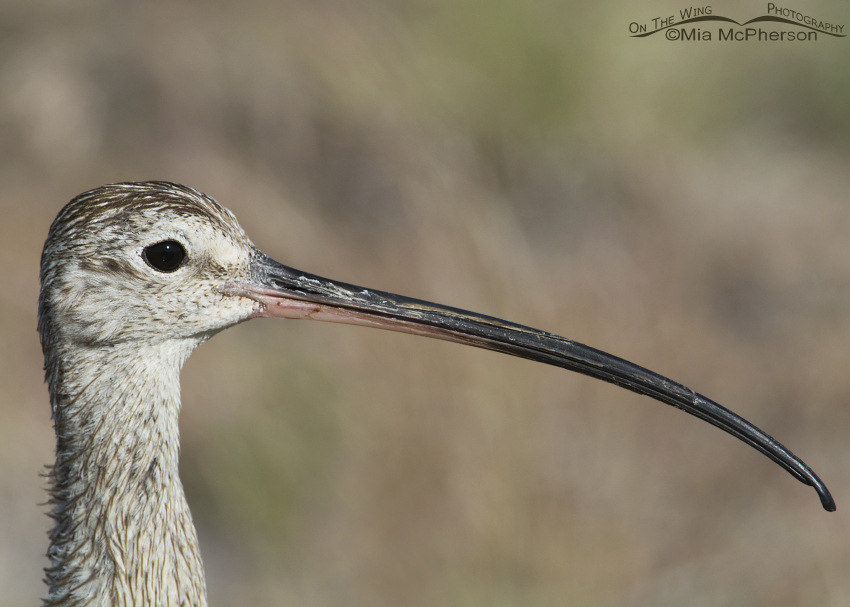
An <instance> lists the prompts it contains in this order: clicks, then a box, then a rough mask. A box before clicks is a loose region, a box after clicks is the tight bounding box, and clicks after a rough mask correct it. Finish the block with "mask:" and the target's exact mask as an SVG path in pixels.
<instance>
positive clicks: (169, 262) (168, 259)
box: [142, 240, 186, 272]
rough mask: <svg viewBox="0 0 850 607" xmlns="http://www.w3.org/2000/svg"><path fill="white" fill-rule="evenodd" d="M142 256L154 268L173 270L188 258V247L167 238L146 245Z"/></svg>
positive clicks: (161, 270) (163, 270)
mask: <svg viewBox="0 0 850 607" xmlns="http://www.w3.org/2000/svg"><path fill="white" fill-rule="evenodd" d="M142 257H143V258H144V260H145V261H146V262H148V264H149V265H150V266H151V267H152V268H153V269H154V270H159V271H160V272H173V271H174V270H176V269H177V268H179V267H180V264H182V263H183V260H184V259H185V258H186V249H184V248H183V245H181V244H180V243H179V242H176V241H174V240H165V241H163V242H158V243H156V244H152V245H151V246H149V247H145V250H144V251H142Z"/></svg>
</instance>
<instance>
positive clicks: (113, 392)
mask: <svg viewBox="0 0 850 607" xmlns="http://www.w3.org/2000/svg"><path fill="white" fill-rule="evenodd" d="M40 277H41V290H40V294H39V308H38V331H39V336H40V340H41V344H42V350H43V353H44V361H45V377H46V381H47V384H48V389H49V394H50V405H51V412H52V420H53V424H54V429H55V433H56V453H55V462H54V463H53V465H52V466H50V467H49V470H48V483H49V500H48V504H49V508H50V512H49V515H50V516H51V517H52V519H53V522H52V527H51V529H50V531H49V547H48V551H47V556H48V559H49V561H50V564H49V565H48V566H47V567H46V568H45V573H46V577H45V582H46V584H47V586H48V590H47V596H46V598H45V599H44V605H46V606H47V605H53V606H58V605H61V606H63V607H76V606H82V605H87V606H88V605H91V606H101V605H110V606H141V605H145V606H150V605H156V606H166V605H168V606H170V605H192V606H203V605H206V585H205V579H204V569H203V565H202V560H201V554H200V550H199V548H198V540H197V535H196V532H195V527H194V525H193V522H192V515H191V512H190V509H189V505H188V504H187V501H186V497H185V495H184V491H183V487H182V484H181V481H180V476H179V473H178V456H179V445H180V440H179V431H178V414H179V412H180V381H179V374H180V369H181V367H182V365H183V363H184V362H185V361H186V360H187V358H188V357H189V355H190V354H191V353H192V351H193V350H194V349H195V348H196V347H197V346H198V345H199V344H201V343H203V342H205V341H206V340H208V339H210V338H211V337H212V336H213V335H215V334H216V333H218V332H219V331H222V330H223V329H226V328H228V327H231V326H233V325H236V324H238V323H241V322H243V321H247V320H249V319H252V318H263V317H265V318H284V319H311V320H320V321H329V322H337V323H347V324H354V325H362V326H366V327H374V328H380V329H390V330H393V331H401V332H404V333H410V334H413V335H420V336H426V337H432V338H437V339H442V340H448V341H451V342H457V343H461V344H466V345H470V346H476V347H479V348H484V349H488V350H494V351H497V352H502V353H506V354H510V355H513V356H517V357H520V358H525V359H529V360H532V361H537V362H541V363H546V364H550V365H555V366H558V367H562V368H564V369H567V370H571V371H575V372H578V373H582V374H584V375H588V376H591V377H594V378H597V379H600V380H603V381H606V382H610V383H612V384H615V385H618V386H621V387H623V388H626V389H628V390H631V391H634V392H637V393H639V394H643V395H646V396H649V397H651V398H653V399H655V400H658V401H661V402H663V403H666V404H668V405H672V406H673V407H676V408H678V409H681V410H684V411H685V412H687V413H690V414H691V415H694V416H696V417H698V418H700V419H702V420H704V421H707V422H708V423H710V424H713V425H714V426H717V427H718V428H720V429H721V430H724V431H726V432H728V433H729V434H731V435H733V436H735V437H737V438H738V439H740V440H742V441H744V442H745V443H747V444H748V445H750V446H751V447H754V448H755V449H757V450H758V451H760V452H762V453H763V454H764V455H766V456H767V457H769V458H770V459H772V460H773V461H774V462H776V463H777V464H779V465H780V466H782V467H783V468H784V469H785V470H787V471H788V472H789V473H790V474H792V475H793V476H794V477H795V478H797V479H798V480H800V481H801V482H803V483H805V484H806V485H810V486H812V487H814V489H815V490H816V491H817V493H818V495H819V497H820V500H821V504H822V506H823V507H824V508H825V509H826V510H827V511H833V510H835V502H834V501H833V499H832V496H831V495H830V493H829V490H828V489H827V488H826V486H825V485H824V484H823V482H822V481H821V480H820V479H819V478H818V476H817V475H816V474H815V473H814V472H813V471H812V470H811V469H810V468H809V467H808V466H807V465H806V464H805V463H803V462H802V461H801V460H800V459H799V458H797V457H796V456H795V455H794V454H793V453H791V452H790V451H789V450H788V449H786V448H785V447H784V446H783V445H782V444H780V443H779V442H778V441H776V440H774V439H773V438H771V437H770V436H769V435H767V434H765V433H764V432H763V431H761V430H760V429H759V428H757V427H756V426H754V425H752V424H751V423H749V422H748V421H746V420H744V419H743V418H741V417H739V416H738V415H736V414H735V413H733V412H732V411H730V410H728V409H726V408H724V407H722V406H721V405H719V404H717V403H715V402H714V401H712V400H710V399H708V398H706V397H704V396H702V395H701V394H698V393H696V392H694V391H693V390H690V389H689V388H686V387H685V386H683V385H681V384H679V383H677V382H674V381H672V380H670V379H668V378H666V377H664V376H662V375H659V374H657V373H654V372H652V371H649V370H647V369H645V368H643V367H640V366H638V365H636V364H634V363H631V362H628V361H626V360H623V359H621V358H618V357H616V356H612V355H610V354H607V353H605V352H602V351H600V350H597V349H594V348H591V347H589V346H585V345H583V344H580V343H578V342H575V341H572V340H569V339H566V338H563V337H559V336H558V335H555V334H552V333H547V332H544V331H540V330H537V329H533V328H530V327H526V326H523V325H519V324H515V323H511V322H508V321H505V320H500V319H498V318H493V317H490V316H485V315H482V314H478V313H474V312H469V311H465V310H460V309H457V308H451V307H447V306H443V305H439V304H435V303H430V302H426V301H421V300H417V299H411V298H407V297H403V296H399V295H394V294H392V293H386V292H382V291H377V290H372V289H367V288H363V287H358V286H354V285H351V284H347V283H343V282H338V281H335V280H329V279H326V278H322V277H320V276H316V275H313V274H309V273H306V272H302V271H299V270H295V269H293V268H291V267H288V266H285V265H283V264H280V263H278V262H276V261H274V260H273V259H271V258H270V257H268V256H267V255H265V254H264V253H262V252H261V251H260V250H259V249H258V248H257V247H256V246H255V245H254V244H253V243H252V242H251V240H250V239H249V238H248V236H247V235H246V233H245V232H244V230H243V229H242V228H241V227H240V226H239V223H238V222H237V220H236V217H235V216H234V215H233V213H231V212H230V211H228V210H227V209H225V208H224V207H223V206H221V205H220V204H219V203H218V202H216V201H215V200H214V199H213V198H210V197H209V196H206V195H204V194H202V193H201V192H199V191H197V190H194V189H192V188H190V187H187V186H184V185H179V184H175V183H169V182H163V181H148V182H127V183H116V184H110V185H104V186H101V187H98V188H95V189H93V190H90V191H88V192H85V193H83V194H80V195H79V196H77V197H75V198H74V199H73V200H71V201H70V202H69V203H68V204H67V205H66V206H65V207H64V208H63V209H62V210H61V211H60V212H59V214H58V215H57V217H56V219H55V220H54V221H53V223H52V225H51V227H50V230H49V232H48V236H47V239H46V241H45V245H44V250H43V253H42V258H41V272H40Z"/></svg>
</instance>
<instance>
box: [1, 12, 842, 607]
mask: <svg viewBox="0 0 850 607" xmlns="http://www.w3.org/2000/svg"><path fill="white" fill-rule="evenodd" d="M668 6H669V7H674V8H675V6H674V5H673V4H671V3H667V4H666V5H665V7H668ZM837 6H838V5H835V4H832V5H830V4H828V3H819V4H817V7H818V9H819V10H821V11H824V12H825V13H828V12H829V11H832V13H833V14H834V13H836V12H837V13H838V17H835V18H836V19H838V18H839V17H840V16H841V15H842V13H841V11H838V9H837V8H836V7H837ZM659 10H660V9H659ZM752 10H757V9H756V8H753V9H752ZM812 10H815V9H812ZM635 11H636V9H635V8H634V7H633V6H632V5H631V4H630V3H617V2H607V3H594V4H586V5H579V6H576V5H569V6H561V5H558V4H557V3H545V2H535V3H520V2H507V1H504V2H492V3H484V2H477V1H473V0H469V1H464V2H461V3H447V2H432V3H422V2H417V3H409V4H403V3H391V2H370V1H367V0H363V1H358V2H332V1H326V2H325V1H323V2H318V3H317V2H313V3H298V2H287V3H267V2H259V1H258V2H251V3H248V4H235V3H233V4H230V3H223V2H222V3H214V4H202V3H191V2H178V3H164V2H163V3H147V4H141V3H140V4H131V3H105V2H91V3H87V4H84V5H72V4H64V5H63V4H55V5H47V4H30V3H8V4H6V5H4V6H3V7H0V28H2V32H3V35H2V40H1V41H0V158H2V162H0V175H2V183H3V190H2V194H0V209H2V221H0V235H2V238H0V251H2V253H1V254H0V259H2V260H3V262H4V263H3V264H2V265H0V268H2V269H0V272H2V274H0V276H2V279H3V280H2V283H3V285H4V287H3V289H2V297H0V325H1V326H2V336H3V343H4V345H5V347H4V348H3V349H2V354H0V356H2V359H1V360H0V363H2V366H3V370H4V371H3V373H2V375H0V382H2V383H0V462H2V467H0V469H2V470H3V472H2V474H0V587H2V588H3V593H2V597H1V598H0V605H3V604H8V605H20V604H32V603H34V602H35V601H36V599H37V597H38V596H39V594H40V592H41V586H40V581H39V580H40V568H41V567H42V566H43V565H44V559H43V557H41V555H42V554H43V552H44V549H45V547H46V539H45V537H44V530H45V528H46V526H47V519H46V517H45V516H44V515H43V513H42V511H41V510H40V509H39V508H38V507H37V506H36V503H37V502H38V501H40V500H41V499H43V498H42V492H41V486H42V481H41V480H40V479H39V478H38V476H37V474H38V471H39V470H40V468H41V466H42V465H43V464H45V463H48V462H49V461H50V459H51V449H52V432H51V428H50V424H49V417H48V407H47V395H46V390H45V388H44V386H43V383H42V379H41V360H40V351H39V348H38V344H37V337H36V334H35V300H36V297H37V290H38V284H37V272H38V256H39V253H40V247H41V243H42V241H43V238H44V235H45V234H46V231H47V227H48V225H49V223H50V221H51V219H52V217H53V215H54V214H55V213H56V211H58V209H59V208H60V207H61V205H62V204H64V202H65V201H67V200H68V199H69V198H70V197H72V196H73V195H75V194H76V193H78V192H80V191H82V190H84V189H86V188H89V187H93V186H96V185H99V184H100V183H105V182H110V181H118V180H125V179H149V178H158V179H171V180H175V181H180V182H183V183H187V184H190V185H192V186H194V187H197V188H199V189H202V190H203V191H205V192H207V193H208V194H210V195H212V196H215V197H216V198H218V199H219V200H220V201H221V202H222V203H224V204H225V205H226V206H228V207H229V208H231V209H232V210H233V211H234V212H235V213H236V214H237V216H238V217H239V218H240V221H241V222H242V224H243V225H244V227H245V228H246V229H247V231H248V232H249V234H251V235H252V238H253V239H254V241H255V242H256V243H257V244H258V245H259V246H260V247H261V248H263V249H264V250H265V251H266V252H267V253H269V254H270V255H272V256H273V257H275V258H277V259H279V260H280V261H283V262H285V263H288V264H291V265H293V266H295V267H298V268H301V269H305V270H309V271H313V272H316V273H319V274H323V275H327V276H331V277H335V278H339V279H342V280H346V281H350V282H354V283H357V284H364V285H368V286H370V287H375V288H380V289H385V290H390V291H394V292H400V293H404V294H406V295H411V296H415V297H421V298H425V299H430V300H435V301H440V302H442V303H446V304H450V305H454V306H458V307H464V308H469V309H474V310H477V311H481V312H485V313H488V314H492V315H496V316H502V317H506V318H510V319H512V320H515V321H518V322H522V323H525V324H530V325H532V326H537V327H540V328H544V329H547V330H551V331H554V332H557V333H560V334H563V335H566V336H568V337H571V338H574V339H577V340H579V341H583V342H585V343H588V344H591V345H594V346H596V347H600V348H602V349H605V350H607V351H610V352H612V353H615V354H618V355H621V356H624V357H626V358H629V359H631V360H634V361H636V362H638V363H639V364H643V365H645V366H648V367H650V368H652V369H654V370H657V371H659V372H661V373H664V374H666V375H669V376H671V377H673V378H675V379H678V380H680V381H682V382H684V383H686V384H687V385H689V386H691V387H692V388H694V389H696V390H698V391H700V392H703V393H705V394H707V395H709V396H711V397H712V398H715V399H717V400H718V401H719V402H721V403H723V404H725V405H727V406H729V407H731V408H733V409H734V410H736V411H738V412H739V413H741V414H742V415H744V416H745V417H747V418H749V419H751V420H752V421H754V422H755V423H756V424H757V425H759V426H761V427H763V428H764V429H765V430H766V431H768V432H770V433H771V434H774V435H775V436H777V438H779V439H780V440H782V441H783V442H785V443H786V444H787V445H788V446H789V447H790V448H792V449H793V450H794V451H795V452H797V453H798V454H799V455H800V456H801V457H803V458H804V459H805V460H806V461H807V462H808V463H809V464H811V465H812V466H813V467H814V468H815V470H816V471H817V472H818V473H820V474H821V475H822V477H823V478H824V479H825V480H826V481H827V483H828V484H829V486H830V488H831V489H832V490H833V492H834V494H835V497H836V500H837V501H838V505H839V511H838V513H836V514H834V515H827V514H825V513H824V512H822V511H821V510H820V509H819V507H818V504H817V501H816V498H815V496H814V494H813V492H811V491H810V490H807V489H805V488H804V487H802V486H800V485H799V484H798V483H796V482H795V481H794V480H793V479H792V478H791V477H789V476H788V475H786V474H784V473H783V472H782V471H781V470H779V469H778V468H776V467H775V466H773V465H772V464H771V463H770V462H769V461H768V460H766V459H765V458H762V457H760V456H759V455H758V454H756V453H755V452H752V451H751V450H748V449H747V448H746V447H744V446H743V445H741V444H738V443H737V442H736V441H734V439H732V438H730V437H728V436H726V435H723V434H721V433H719V432H718V431H717V430H715V429H713V428H710V427H708V426H706V425H704V424H701V423H700V422H698V421H696V420H694V419H691V418H688V417H687V416H684V415H682V414H680V413H677V412H675V411H673V410H670V409H669V408H666V407H663V406H661V405H658V404H656V403H652V402H651V401H648V400H647V399H645V398H639V397H637V396H635V395H632V394H629V393H626V392H623V391H620V390H617V389H615V388H613V387H610V386H606V385H603V384H600V383H598V382H593V381H591V380H587V379H585V378H581V377H578V376H574V375H571V374H568V373H565V372H561V371H559V370H556V369H548V368H544V367H542V366H539V365H533V364H531V363H528V362H526V361H519V360H515V359H509V358H506V357H503V356H499V355H495V354H492V353H488V352H478V351H471V350H468V349H464V348H461V347H458V346H456V345H452V344H445V343H436V342H433V343H432V342H429V341H427V340H420V339H415V338H410V337H407V336H400V335H394V334H384V333H381V332H370V331H366V330H362V329H357V328H350V327H336V326H323V325H319V324H311V323H303V324H302V323H281V322H278V323H265V324H264V321H256V322H254V323H249V324H248V325H243V326H240V327H238V328H236V329H233V330H231V331H229V332H226V333H224V334H222V335H221V336H218V337H216V339H215V340H213V341H212V342H210V343H209V344H207V345H205V346H204V347H203V348H201V349H200V350H199V351H198V352H197V353H196V354H195V355H194V356H193V358H192V359H191V360H190V361H189V363H188V364H187V367H186V369H185V372H184V374H183V385H184V413H183V417H182V420H181V423H182V433H183V462H182V464H183V480H184V483H185V485H186V489H187V492H188V494H189V499H190V503H191V505H192V508H193V513H194V516H195V520H196V523H197V524H198V527H199V530H200V533H201V542H202V548H203V551H204V558H205V562H206V564H207V569H208V578H209V586H210V595H211V604H212V605H231V604H232V605H246V604H252V605H267V604H268V605H317V606H318V605H357V604H364V605H434V604H438V605H459V606H460V605H523V606H526V605H563V604H570V605H607V604H615V605H652V606H658V605H682V604H687V605H703V604H705V605H738V604H747V605H771V606H775V605H808V604H818V605H844V604H847V603H848V601H850V584H849V583H848V582H847V577H846V571H847V570H848V566H850V554H848V548H847V546H848V539H850V536H848V532H850V524H848V519H847V516H846V514H845V513H844V509H845V505H846V504H847V503H850V502H848V500H850V492H848V490H847V487H848V481H850V468H848V461H849V460H848V457H850V455H849V454H850V451H848V448H847V446H846V444H847V441H846V440H845V437H846V436H847V432H848V422H847V415H846V409H845V407H844V404H845V403H846V402H847V399H848V392H850V381H848V374H847V372H846V369H847V368H848V350H847V347H846V340H845V339H844V336H846V335H847V334H848V331H847V329H848V304H847V301H848V297H847V296H848V278H847V277H848V276H850V267H848V266H850V240H848V238H847V237H846V235H847V233H848V228H850V211H849V210H848V206H847V204H846V198H847V196H846V192H847V186H848V177H847V174H846V170H845V167H846V164H847V145H846V143H847V135H848V132H847V124H848V123H847V120H846V107H845V106H844V101H843V99H844V98H845V93H846V91H847V88H848V86H847V78H848V77H847V74H848V73H850V70H848V69H847V68H848V66H847V54H846V48H845V47H844V46H843V41H825V42H819V43H818V44H817V46H812V47H811V48H805V49H800V48H795V49H787V48H769V49H768V48H763V47H757V46H752V45H751V46H739V47H736V48H727V47H719V46H718V47H715V46H698V45H692V46H679V47H675V49H674V48H673V47H672V46H671V45H669V44H665V43H661V42H657V41H655V42H653V41H641V42H640V43H636V42H635V41H634V40H630V39H628V38H626V29H625V24H627V23H628V22H629V21H630V20H632V19H635V18H637V17H642V16H643V15H642V14H638V15H636V14H635ZM638 12H640V11H638ZM812 74H814V75H816V76H817V75H819V76H821V77H820V78H817V77H814V76H812ZM804 75H805V77H804Z"/></svg>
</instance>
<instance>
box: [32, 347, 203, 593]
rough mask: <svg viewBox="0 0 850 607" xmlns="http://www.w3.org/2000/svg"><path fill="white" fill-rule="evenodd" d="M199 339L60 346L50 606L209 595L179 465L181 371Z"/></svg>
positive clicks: (55, 361) (53, 384) (52, 383)
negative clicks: (154, 343)
mask: <svg viewBox="0 0 850 607" xmlns="http://www.w3.org/2000/svg"><path fill="white" fill-rule="evenodd" d="M195 345H197V343H196V342H195V343H184V342H182V341H181V342H162V343H160V344H156V345H147V346H144V347H138V345H136V344H132V345H128V344H118V345H112V346H110V347H82V348H79V347H77V348H71V347H68V348H62V347H61V346H60V347H57V348H56V351H57V354H58V356H55V357H52V359H48V360H47V365H46V366H47V375H48V384H49V387H50V393H51V404H52V406H53V416H54V424H55V429H56V462H55V464H54V466H53V467H52V469H51V471H50V475H49V478H50V483H51V488H50V492H51V500H50V502H51V504H52V506H53V509H52V512H51V517H52V518H53V519H54V520H55V524H54V526H53V529H52V530H51V532H50V548H49V550H48V557H49V558H50V561H51V565H50V567H48V568H47V569H46V572H47V583H48V585H49V588H50V589H49V595H48V598H47V599H46V601H45V603H46V604H47V605H193V606H202V605H206V590H205V584H204V573H203V566H202V564H201V557H200V552H199V549H198V542H197V537H196V534H195V528H194V525H193V524H192V516H191V513H190V512H189V507H188V505H187V503H186V498H185V496H184V493H183V486H182V484H181V482H180V477H179V472H178V457H179V449H180V447H179V444H180V443H179V429H178V413H179V410H180V384H179V373H180V367H181V366H182V364H183V362H184V361H185V359H186V358H187V357H188V355H189V353H190V352H191V351H192V349H193V348H194V347H195Z"/></svg>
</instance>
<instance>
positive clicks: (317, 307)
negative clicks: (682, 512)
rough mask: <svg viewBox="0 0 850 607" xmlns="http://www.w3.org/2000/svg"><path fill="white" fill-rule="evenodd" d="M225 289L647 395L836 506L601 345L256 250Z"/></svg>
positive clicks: (667, 383)
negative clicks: (246, 269)
mask: <svg viewBox="0 0 850 607" xmlns="http://www.w3.org/2000/svg"><path fill="white" fill-rule="evenodd" d="M224 290H225V292H226V293H228V294H231V295H240V296H243V297H248V298H251V299H253V300H255V301H257V302H259V303H260V304H262V307H261V308H260V310H259V311H257V312H255V313H254V314H253V316H252V317H270V318H309V319H312V320H324V321H329V322H339V323H345V324H352V325H363V326H367V327H375V328H379V329H390V330H393V331H400V332H403V333H411V334H413V335H423V336H426V337H435V338H437V339H443V340H447V341H453V342H458V343H462V344H467V345H470V346H476V347H479V348H484V349H487V350H495V351H496V352H504V353H505V354H511V355H513V356H518V357H520V358H527V359H529V360H534V361H537V362H542V363H546V364H550V365H554V366H556V367H562V368H564V369H568V370H570V371H575V372H577V373H582V374H584V375H589V376H590V377H595V378H596V379H601V380H603V381H606V382H609V383H612V384H616V385H618V386H621V387H623V388H626V389H628V390H631V391H633V392H637V393H638V394H645V395H646V396H649V397H651V398H654V399H655V400H659V401H661V402H663V403H667V404H668V405H672V406H673V407H676V408H677V409H682V410H684V411H686V412H687V413H690V414H691V415H694V416H696V417H698V418H700V419H702V420H704V421H707V422H708V423H710V424H712V425H714V426H717V427H718V428H720V429H721V430H724V431H726V432H728V433H729V434H731V435H732V436H734V437H736V438H738V439H740V440H742V441H744V442H745V443H747V444H748V445H750V446H751V447H753V448H754V449H757V450H758V451H761V452H762V453H763V454H764V455H766V456H767V457H769V458H770V459H772V460H773V461H774V462H776V463H777V464H779V465H780V466H782V467H783V468H785V470H787V471H788V472H789V473H790V474H791V475H793V476H794V477H795V478H796V479H797V480H799V481H800V482H802V483H805V484H806V485H810V486H812V487H814V488H815V491H817V493H818V496H819V497H820V501H821V504H822V505H823V507H824V509H825V510H827V511H830V512H832V511H834V510H835V501H834V500H833V499H832V496H831V495H830V493H829V490H828V489H827V488H826V486H825V485H824V484H823V482H821V480H820V479H819V478H818V476H817V475H816V474H815V473H814V472H813V471H812V470H811V469H810V468H809V467H808V466H807V465H806V464H805V463H803V461H801V460H800V459H799V458H798V457H797V456H795V455H794V454H793V453H791V452H790V451H789V450H788V449H786V448H785V447H784V446H783V445H782V444H780V443H779V442H778V441H776V440H774V439H773V438H771V437H770V436H768V435H767V434H765V433H764V432H762V431H761V430H760V429H758V428H757V427H755V426H754V425H752V424H751V423H750V422H748V421H747V420H745V419H743V418H742V417H740V416H738V415H736V414H735V413H733V412H732V411H729V410H728V409H726V408H724V407H722V406H720V405H719V404H717V403H715V402H714V401H712V400H710V399H708V398H706V397H704V396H702V395H701V394H697V393H696V392H694V391H693V390H691V389H689V388H686V387H685V386H683V385H681V384H679V383H677V382H674V381H672V380H670V379H667V378H666V377H663V376H661V375H658V374H657V373H653V372H652V371H649V370H648V369H644V368H643V367H639V366H638V365H635V364H633V363H630V362H628V361H626V360H623V359H621V358H617V357H616V356H612V355H610V354H606V353H605V352H601V351H600V350H596V349H594V348H590V347H588V346H585V345H583V344H580V343H577V342H574V341H572V340H569V339H566V338H563V337H559V336H557V335H553V334H552V333H546V332H543V331H538V330H537V329H532V328H529V327H524V326H522V325H518V324H514V323H511V322H507V321H504V320H499V319H498V318H493V317H490V316H484V315H482V314H476V313H475V312H467V311H465V310H458V309H456V308H450V307H447V306H441V305H439V304H433V303H429V302H427V301H420V300H417V299H410V298H407V297H402V296H400V295H393V294H392V293H384V292H381V291H373V290H371V289H364V288H362V287H356V286H354V285H350V284H346V283H342V282H336V281H333V280H328V279H327V278H321V277H319V276H314V275H312V274H307V273H305V272H301V271H299V270H295V269H293V268H289V267H287V266H284V265H282V264H279V263H277V262H276V261H274V260H273V259H270V258H269V257H267V256H265V255H264V254H262V253H260V252H259V251H258V252H257V253H256V254H255V256H254V258H253V260H252V280H251V283H250V284H246V283H230V284H228V285H227V286H226V287H225V289H224Z"/></svg>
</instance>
